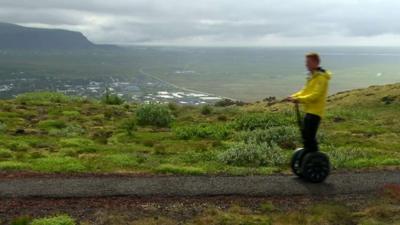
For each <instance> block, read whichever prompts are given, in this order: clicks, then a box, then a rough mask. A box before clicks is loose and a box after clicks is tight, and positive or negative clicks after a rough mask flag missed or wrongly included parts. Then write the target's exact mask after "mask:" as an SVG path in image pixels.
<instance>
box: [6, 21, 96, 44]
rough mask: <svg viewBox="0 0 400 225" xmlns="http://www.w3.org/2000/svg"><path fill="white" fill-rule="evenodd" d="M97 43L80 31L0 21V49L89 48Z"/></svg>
mask: <svg viewBox="0 0 400 225" xmlns="http://www.w3.org/2000/svg"><path fill="white" fill-rule="evenodd" d="M96 47H97V45H95V44H93V43H92V42H90V41H89V40H88V39H87V38H86V37H85V36H84V35H83V34H82V33H80V32H74V31H67V30H59V29H40V28H30V27H23V26H19V25H15V24H9V23H0V49H21V50H30V49H34V50H50V49H66V50H68V49H91V48H96Z"/></svg>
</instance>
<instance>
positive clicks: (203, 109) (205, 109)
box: [200, 105, 212, 115]
mask: <svg viewBox="0 0 400 225" xmlns="http://www.w3.org/2000/svg"><path fill="white" fill-rule="evenodd" d="M200 112H201V114H203V115H210V114H211V113H212V108H211V106H210V105H204V106H203V107H201V111H200Z"/></svg>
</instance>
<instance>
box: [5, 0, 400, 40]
mask: <svg viewBox="0 0 400 225" xmlns="http://www.w3.org/2000/svg"><path fill="white" fill-rule="evenodd" d="M0 4H1V8H0V20H1V21H4V22H12V23H19V24H37V25H39V26H46V27H59V28H67V29H76V30H79V31H81V32H83V33H85V35H87V36H88V37H89V38H90V39H92V40H94V41H98V42H102V43H124V44H132V43H144V42H146V43H152V42H165V43H168V42H176V41H177V40H196V39H199V40H202V39H207V40H220V41H223V40H227V41H235V40H242V41H243V40H244V41H245V40H255V39H262V38H264V37H268V36H271V35H272V36H278V37H282V38H290V39H293V40H296V38H302V39H304V38H307V37H311V38H315V37H319V36H332V35H336V36H341V37H343V38H346V37H347V38H352V37H371V36H379V35H385V34H394V35H397V34H400V25H399V23H397V21H399V19H400V16H399V14H398V13H397V12H396V10H397V9H398V8H399V7H400V2H398V1H395V0H363V1H359V0H336V1H333V0H325V1H318V0H302V1H301V0H291V1H282V0H247V1H239V0H197V1H189V0H112V1H110V0H86V1H82V0H79V1H78V0H69V1H61V0H35V1H32V0H1V3H0ZM196 37H198V38H196Z"/></svg>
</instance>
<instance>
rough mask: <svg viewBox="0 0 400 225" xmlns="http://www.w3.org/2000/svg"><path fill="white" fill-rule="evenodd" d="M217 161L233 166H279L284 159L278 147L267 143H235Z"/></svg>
mask: <svg viewBox="0 0 400 225" xmlns="http://www.w3.org/2000/svg"><path fill="white" fill-rule="evenodd" d="M218 159H219V161H221V162H222V163H225V164H229V165H235V166H279V165H282V164H284V163H285V157H284V154H283V152H282V149H280V148H279V146H277V145H276V144H275V145H272V146H271V145H269V144H267V143H257V142H256V141H254V140H253V141H250V142H249V143H242V142H240V143H236V144H234V145H232V146H231V147H230V148H229V149H228V150H226V151H224V152H222V153H220V154H219V155H218Z"/></svg>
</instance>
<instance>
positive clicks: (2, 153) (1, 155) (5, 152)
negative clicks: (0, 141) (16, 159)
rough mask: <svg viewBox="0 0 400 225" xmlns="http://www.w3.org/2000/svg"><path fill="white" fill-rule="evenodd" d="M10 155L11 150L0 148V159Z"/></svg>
mask: <svg viewBox="0 0 400 225" xmlns="http://www.w3.org/2000/svg"><path fill="white" fill-rule="evenodd" d="M11 157H12V152H11V151H10V150H8V149H4V148H0V160H1V159H8V158H11Z"/></svg>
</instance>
